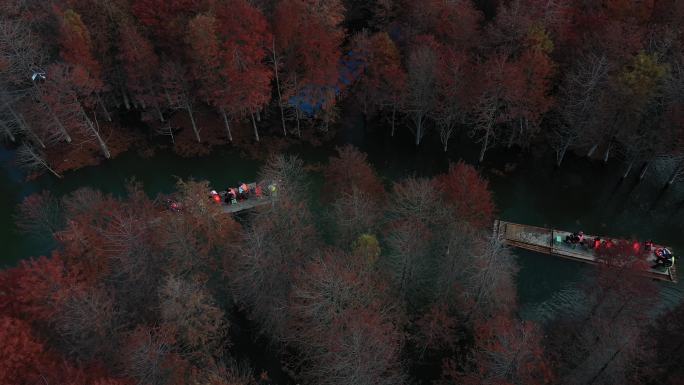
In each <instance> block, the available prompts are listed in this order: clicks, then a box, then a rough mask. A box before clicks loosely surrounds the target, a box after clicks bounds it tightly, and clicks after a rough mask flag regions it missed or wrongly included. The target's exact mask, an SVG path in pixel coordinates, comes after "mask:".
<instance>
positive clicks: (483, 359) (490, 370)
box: [444, 316, 553, 385]
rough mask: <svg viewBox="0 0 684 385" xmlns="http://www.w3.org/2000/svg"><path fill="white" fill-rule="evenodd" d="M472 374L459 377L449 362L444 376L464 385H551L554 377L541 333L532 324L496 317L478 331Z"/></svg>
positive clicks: (451, 362)
mask: <svg viewBox="0 0 684 385" xmlns="http://www.w3.org/2000/svg"><path fill="white" fill-rule="evenodd" d="M475 334H476V336H475V339H476V340H475V345H476V347H475V353H474V356H473V363H474V365H475V366H476V369H475V370H474V371H473V372H472V373H462V372H461V373H459V371H458V370H457V367H456V366H455V365H454V364H455V362H454V361H450V360H447V361H446V363H445V367H444V376H445V377H446V378H447V379H450V380H453V381H459V380H460V382H462V383H464V384H473V385H474V384H487V385H488V384H491V385H504V384H506V385H507V384H511V385H512V384H520V385H523V384H524V385H535V384H550V383H552V382H553V373H552V371H551V367H550V365H549V364H548V361H547V358H546V357H547V355H546V354H545V353H544V349H543V347H542V344H541V335H540V334H541V332H540V330H539V328H538V327H537V326H536V325H535V324H534V323H532V322H531V321H518V320H514V319H510V318H508V317H506V316H496V317H494V318H492V319H490V320H486V321H484V322H482V323H480V324H478V325H476V327H475Z"/></svg>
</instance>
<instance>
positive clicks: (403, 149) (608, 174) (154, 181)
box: [0, 121, 684, 318]
mask: <svg viewBox="0 0 684 385" xmlns="http://www.w3.org/2000/svg"><path fill="white" fill-rule="evenodd" d="M347 124H349V125H352V124H353V125H354V126H355V127H357V128H355V129H346V130H342V131H341V132H342V133H343V134H341V135H340V136H339V137H338V139H337V141H338V142H339V143H353V144H355V145H357V146H358V147H360V148H361V149H362V150H364V151H366V152H367V153H368V154H369V159H370V161H371V163H373V165H374V166H375V167H376V169H377V170H378V171H379V173H380V174H381V176H382V177H383V178H385V179H386V180H387V181H391V180H394V179H397V178H401V177H405V176H409V175H416V176H431V175H434V174H436V173H439V172H443V171H444V170H446V168H447V167H448V163H449V162H450V161H457V160H458V159H461V158H463V159H465V160H466V161H470V163H472V160H474V159H475V157H476V155H477V148H475V147H473V146H472V145H471V144H470V143H469V141H468V140H467V139H466V138H461V139H459V138H456V140H454V143H453V144H452V148H453V149H452V150H450V152H449V153H448V154H444V153H443V152H442V151H441V149H440V147H439V146H438V145H437V144H436V143H430V142H427V143H424V144H423V145H421V147H419V148H416V147H415V146H413V145H412V144H411V140H410V138H409V137H408V134H406V133H403V134H399V135H398V136H397V137H395V138H389V137H388V136H387V135H386V134H385V133H381V132H373V131H372V130H368V131H366V130H365V129H363V127H364V125H363V122H358V121H357V122H350V123H347ZM358 127H361V128H358ZM293 151H294V152H297V153H298V154H300V155H302V154H303V156H302V157H303V158H304V159H305V160H306V161H308V162H319V161H324V160H325V159H326V158H327V157H328V156H329V155H330V154H331V153H332V152H333V147H332V146H326V147H322V148H315V149H312V148H300V149H296V150H293ZM11 156H12V154H11V152H8V151H6V150H2V151H0V161H2V162H3V166H4V167H2V168H1V170H0V172H1V174H0V179H1V180H2V186H1V188H0V214H1V215H0V220H1V221H2V222H0V226H2V229H3V231H2V232H1V233H0V242H1V244H2V246H3V254H2V258H0V263H1V264H3V265H13V264H15V263H16V262H17V261H18V260H19V259H22V258H26V257H29V256H35V255H40V254H44V253H46V252H48V251H49V248H50V245H49V244H45V243H44V242H39V241H37V240H33V239H29V238H27V237H26V236H23V235H20V234H18V233H17V232H16V230H15V227H14V224H13V215H14V211H15V208H16V204H17V203H19V202H20V201H21V199H23V197H25V196H26V195H29V194H31V193H34V192H39V191H42V190H46V189H47V190H50V191H51V192H52V193H53V194H54V195H56V196H60V195H63V194H66V193H69V192H71V191H73V190H75V189H77V188H79V187H82V186H90V187H93V188H97V189H100V190H102V191H104V192H109V193H113V194H115V195H116V194H122V193H123V191H124V187H125V185H126V181H127V180H129V179H130V178H135V179H136V180H137V181H140V182H142V183H143V185H144V188H145V190H146V191H147V192H148V193H149V194H150V195H154V194H156V193H158V192H170V191H172V190H173V187H174V183H175V181H176V177H181V178H194V179H198V180H201V179H207V180H209V181H211V182H212V183H213V184H214V185H215V186H216V187H217V188H221V187H225V186H226V185H228V184H235V183H237V182H238V181H240V180H253V179H254V178H255V176H256V173H257V171H258V169H259V167H260V163H259V162H257V161H254V160H249V159H245V158H241V157H240V156H239V155H238V153H237V152H236V151H230V150H227V149H225V150H219V151H216V152H214V153H213V154H212V155H210V156H208V157H203V158H193V159H186V158H181V157H178V156H176V155H174V154H172V153H170V152H160V153H158V154H156V155H155V156H154V157H153V158H149V159H145V158H141V157H140V156H138V155H137V154H136V153H134V152H131V153H126V154H123V155H122V156H120V157H118V158H116V159H114V160H112V161H109V162H106V163H104V164H102V165H100V166H94V167H87V168H84V169H81V170H77V171H74V172H69V173H67V174H66V175H65V177H64V179H62V180H58V179H55V178H53V177H50V176H45V177H42V178H39V179H38V180H35V181H30V182H26V181H24V179H23V178H24V177H23V175H21V174H20V173H18V172H17V171H16V170H15V169H14V168H13V167H12V166H11V164H10V163H9V161H10V160H11ZM507 163H508V169H509V171H508V172H506V173H505V175H502V173H501V172H500V171H503V170H504V169H505V166H506V164H507ZM480 168H481V171H482V172H483V174H484V175H486V176H487V178H488V179H489V180H490V184H491V187H492V189H493V191H494V193H495V199H496V202H497V206H498V208H499V217H500V218H502V219H505V220H510V221H515V222H521V223H527V224H532V225H540V226H553V227H555V228H562V229H569V230H580V229H582V230H584V231H586V232H588V233H598V234H606V235H610V236H615V237H634V238H638V239H641V240H644V239H646V238H652V239H654V240H657V241H658V242H661V243H665V244H669V245H671V246H673V247H674V248H675V250H684V237H683V236H682V234H684V226H683V225H682V223H683V222H684V221H683V220H684V207H683V206H684V205H683V204H682V199H684V198H682V195H681V194H679V195H678V193H677V191H675V189H673V190H668V191H662V190H661V189H660V188H659V187H658V186H656V185H655V184H654V183H651V182H650V180H649V179H647V180H645V181H643V182H642V183H636V182H637V181H636V180H635V179H636V178H628V179H627V180H625V181H620V175H621V166H620V165H619V164H611V163H609V164H608V165H603V164H600V163H597V162H593V161H589V160H586V159H583V158H577V157H574V156H572V155H570V156H568V157H567V159H566V162H565V163H564V165H563V167H562V168H561V169H560V170H556V169H554V167H553V159H552V156H543V157H540V158H536V157H534V156H533V155H531V154H530V153H529V152H527V153H525V154H524V155H523V154H521V153H520V152H519V151H509V152H505V151H501V152H495V151H492V152H491V153H489V154H488V160H487V161H486V162H485V163H484V164H483V165H482V166H480ZM516 255H517V256H518V261H519V265H520V272H519V274H518V292H519V297H520V301H521V303H522V304H523V315H524V316H528V317H532V318H546V317H547V316H549V315H550V314H552V313H553V312H554V311H555V310H556V309H557V308H558V307H563V306H572V303H573V301H574V300H575V299H576V298H577V297H576V296H577V295H579V294H578V293H577V292H576V291H575V289H574V285H575V284H576V283H577V282H578V281H581V280H582V279H583V277H584V276H585V273H586V272H587V271H588V269H590V267H588V266H584V265H582V264H580V263H575V262H571V261H565V260H561V259H558V258H554V257H550V256H545V255H538V254H534V253H528V252H523V251H516ZM660 286H661V288H662V293H663V298H664V299H665V301H664V302H665V303H666V304H668V305H673V304H676V303H678V302H679V301H680V300H681V299H682V298H684V286H683V283H679V284H678V285H673V284H669V283H662V284H660Z"/></svg>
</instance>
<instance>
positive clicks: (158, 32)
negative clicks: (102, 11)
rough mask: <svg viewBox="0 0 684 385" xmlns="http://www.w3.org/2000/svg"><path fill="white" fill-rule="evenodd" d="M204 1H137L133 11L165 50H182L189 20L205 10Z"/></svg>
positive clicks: (132, 3) (133, 3)
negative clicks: (180, 45) (181, 44)
mask: <svg viewBox="0 0 684 385" xmlns="http://www.w3.org/2000/svg"><path fill="white" fill-rule="evenodd" d="M203 3H204V2H203V1H202V0H173V1H167V0H135V1H132V2H131V11H132V12H133V15H134V16H135V17H137V18H138V20H139V21H140V23H141V24H142V25H144V26H145V27H148V28H149V30H150V31H151V32H152V33H153V34H154V36H155V37H156V38H157V39H156V40H157V42H158V43H160V44H161V45H162V46H164V47H165V48H171V49H173V48H174V47H175V48H176V49H178V48H180V47H179V46H178V44H176V43H177V42H178V41H182V36H183V35H184V33H185V28H186V25H187V22H188V20H189V19H190V18H191V17H192V16H193V15H194V14H195V13H200V12H201V11H202V10H203V9H202V8H203Z"/></svg>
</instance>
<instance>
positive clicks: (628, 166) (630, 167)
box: [622, 160, 634, 179]
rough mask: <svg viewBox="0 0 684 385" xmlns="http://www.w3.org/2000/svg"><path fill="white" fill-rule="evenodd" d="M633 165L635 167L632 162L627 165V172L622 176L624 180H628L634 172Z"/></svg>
mask: <svg viewBox="0 0 684 385" xmlns="http://www.w3.org/2000/svg"><path fill="white" fill-rule="evenodd" d="M632 165H634V161H633V160H632V161H630V162H629V164H628V165H627V169H626V170H625V173H624V174H622V179H625V178H627V175H629V172H630V171H632Z"/></svg>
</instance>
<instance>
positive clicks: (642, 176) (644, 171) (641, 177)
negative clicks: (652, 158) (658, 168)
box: [639, 162, 649, 180]
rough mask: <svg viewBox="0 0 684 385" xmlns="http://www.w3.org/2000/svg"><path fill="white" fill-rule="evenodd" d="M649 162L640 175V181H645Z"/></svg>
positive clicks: (645, 164)
mask: <svg viewBox="0 0 684 385" xmlns="http://www.w3.org/2000/svg"><path fill="white" fill-rule="evenodd" d="M648 164H649V163H648V162H646V163H644V168H642V169H641V174H639V180H642V179H644V176H646V170H648Z"/></svg>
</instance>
